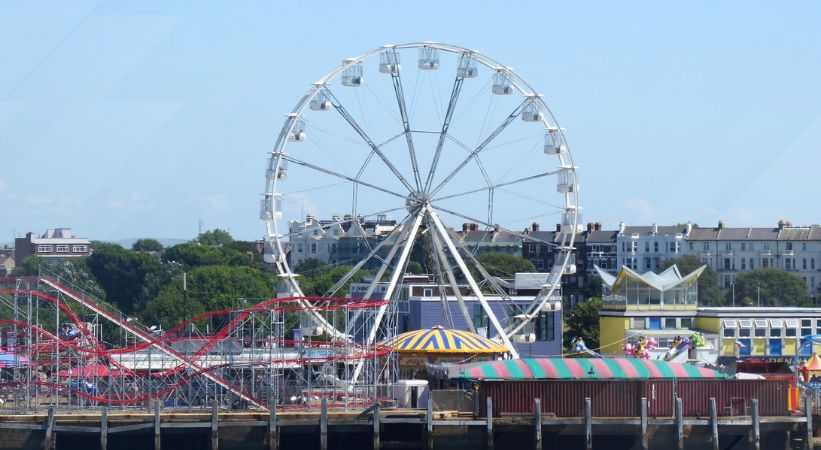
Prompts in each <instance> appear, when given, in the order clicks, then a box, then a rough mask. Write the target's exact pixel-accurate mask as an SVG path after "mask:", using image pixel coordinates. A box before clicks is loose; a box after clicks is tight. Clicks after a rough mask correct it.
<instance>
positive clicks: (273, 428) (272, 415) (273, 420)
mask: <svg viewBox="0 0 821 450" xmlns="http://www.w3.org/2000/svg"><path fill="white" fill-rule="evenodd" d="M268 405H270V406H269V407H268V408H269V412H268V450H277V449H278V448H279V440H278V439H279V438H278V434H277V406H276V405H275V404H274V403H273V402H269V403H268Z"/></svg>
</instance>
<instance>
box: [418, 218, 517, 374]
mask: <svg viewBox="0 0 821 450" xmlns="http://www.w3.org/2000/svg"><path fill="white" fill-rule="evenodd" d="M427 209H428V213H429V214H430V218H431V221H432V222H433V224H434V226H435V229H436V232H437V233H439V237H440V238H441V239H442V240H443V241H444V243H445V246H446V247H447V249H448V251H449V252H450V254H451V256H452V257H453V259H454V261H456V264H457V265H458V266H459V270H460V271H461V272H462V275H464V277H465V279H466V280H467V282H468V285H469V286H470V288H471V290H472V291H473V295H475V296H476V299H477V300H478V301H479V303H480V304H481V305H482V308H483V309H484V310H485V313H486V314H487V317H488V321H489V322H490V324H491V325H492V326H493V328H494V329H495V330H496V332H497V333H498V335H499V337H500V338H501V339H502V342H504V344H505V345H506V346H507V348H508V349H509V350H510V354H511V356H513V358H518V357H519V354H518V352H517V351H516V349H515V348H514V347H513V343H512V342H510V339H509V338H508V336H507V334H506V333H505V331H504V328H503V327H502V325H501V323H499V319H497V318H496V314H495V313H494V312H493V309H492V308H491V307H490V304H489V303H488V302H487V299H485V296H484V294H483V293H482V290H481V289H480V288H479V285H478V284H476V280H475V279H474V278H473V275H472V274H471V273H470V271H469V270H468V268H467V265H465V261H464V260H463V259H462V256H461V255H460V254H459V250H458V249H457V248H456V246H455V245H454V243H453V241H452V240H451V239H450V236H448V233H447V230H446V229H445V226H444V225H442V222H441V221H440V220H439V216H438V215H437V214H436V211H434V210H433V209H431V208H429V207H428V208H427Z"/></svg>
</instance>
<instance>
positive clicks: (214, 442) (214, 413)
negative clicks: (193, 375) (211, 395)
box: [211, 400, 220, 450]
mask: <svg viewBox="0 0 821 450" xmlns="http://www.w3.org/2000/svg"><path fill="white" fill-rule="evenodd" d="M219 433H220V405H219V403H217V401H216V400H214V403H213V404H212V405H211V450H219V447H220V434H219Z"/></svg>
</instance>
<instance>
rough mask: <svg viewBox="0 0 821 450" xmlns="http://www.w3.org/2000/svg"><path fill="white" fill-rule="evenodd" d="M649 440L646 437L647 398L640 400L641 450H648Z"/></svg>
mask: <svg viewBox="0 0 821 450" xmlns="http://www.w3.org/2000/svg"><path fill="white" fill-rule="evenodd" d="M649 448H650V439H648V437H647V398H646V397H642V398H641V450H649Z"/></svg>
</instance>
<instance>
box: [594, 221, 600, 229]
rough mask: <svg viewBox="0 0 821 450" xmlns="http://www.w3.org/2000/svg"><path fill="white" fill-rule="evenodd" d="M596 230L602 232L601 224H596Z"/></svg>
mask: <svg viewBox="0 0 821 450" xmlns="http://www.w3.org/2000/svg"><path fill="white" fill-rule="evenodd" d="M595 230H596V231H601V222H596V224H595Z"/></svg>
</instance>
